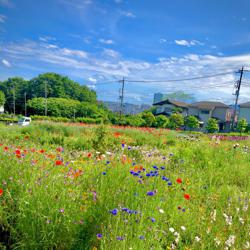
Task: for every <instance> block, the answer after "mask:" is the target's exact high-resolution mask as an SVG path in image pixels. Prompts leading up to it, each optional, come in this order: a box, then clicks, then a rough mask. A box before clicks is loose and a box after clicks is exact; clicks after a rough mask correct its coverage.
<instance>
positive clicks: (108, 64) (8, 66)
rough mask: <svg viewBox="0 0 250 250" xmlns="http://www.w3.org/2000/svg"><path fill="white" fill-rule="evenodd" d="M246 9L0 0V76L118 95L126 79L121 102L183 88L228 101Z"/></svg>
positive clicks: (248, 40)
mask: <svg viewBox="0 0 250 250" xmlns="http://www.w3.org/2000/svg"><path fill="white" fill-rule="evenodd" d="M249 10H250V1H249V0H220V1H218V0H209V1H208V0H189V1H186V0H174V1H170V0H37V1H34V0H0V80H6V79H7V78H9V77H13V76H21V77H23V78H25V79H31V78H33V77H36V76H37V75H39V74H42V73H46V72H56V73H59V74H62V75H66V76H68V77H69V78H71V79H73V80H75V81H77V82H79V83H80V84H84V85H87V86H88V87H90V88H92V89H94V90H95V91H96V92H97V96H98V99H99V100H104V101H118V98H119V92H120V88H121V83H120V82H119V80H121V79H122V78H123V77H124V78H125V80H130V82H126V81H125V102H130V103H135V104H143V103H145V104H152V102H153V95H154V93H157V92H161V93H164V94H168V93H172V92H175V91H180V90H181V91H184V92H185V93H188V94H191V95H192V96H193V97H194V98H195V99H196V100H197V101H201V100H211V101H222V102H225V103H227V104H231V103H233V102H234V99H235V95H233V93H234V84H235V81H237V80H238V79H239V73H237V72H238V71H239V69H240V68H241V67H242V66H244V67H245V69H249V70H250V11H249ZM221 73H223V75H219V76H214V77H209V78H201V79H197V80H185V81H174V80H177V79H187V78H195V77H200V76H212V75H216V74H221ZM224 73H225V74H224ZM136 80H145V82H133V81H136ZM148 80H156V81H160V82H147V81H148ZM164 81H165V82H164ZM246 101H250V72H247V71H246V72H244V74H243V84H242V88H241V92H240V98H239V102H240V103H242V102H246Z"/></svg>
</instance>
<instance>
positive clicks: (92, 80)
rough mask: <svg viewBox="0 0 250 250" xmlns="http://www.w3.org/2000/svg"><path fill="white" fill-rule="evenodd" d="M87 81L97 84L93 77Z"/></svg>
mask: <svg viewBox="0 0 250 250" xmlns="http://www.w3.org/2000/svg"><path fill="white" fill-rule="evenodd" d="M88 80H89V81H90V82H93V83H96V82H97V80H96V79H95V78H93V77H89V78H88Z"/></svg>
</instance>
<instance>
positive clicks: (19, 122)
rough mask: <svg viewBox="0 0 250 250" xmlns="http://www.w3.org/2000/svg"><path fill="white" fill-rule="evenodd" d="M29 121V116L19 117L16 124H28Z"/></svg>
mask: <svg viewBox="0 0 250 250" xmlns="http://www.w3.org/2000/svg"><path fill="white" fill-rule="evenodd" d="M30 123H31V118H30V117H22V118H21V119H19V120H18V125H19V126H28V125H30Z"/></svg>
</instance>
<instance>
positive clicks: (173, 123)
mask: <svg viewBox="0 0 250 250" xmlns="http://www.w3.org/2000/svg"><path fill="white" fill-rule="evenodd" d="M183 125H184V118H183V116H182V115H181V114H171V116H170V118H169V127H170V128H172V129H176V128H180V127H182V126H183Z"/></svg>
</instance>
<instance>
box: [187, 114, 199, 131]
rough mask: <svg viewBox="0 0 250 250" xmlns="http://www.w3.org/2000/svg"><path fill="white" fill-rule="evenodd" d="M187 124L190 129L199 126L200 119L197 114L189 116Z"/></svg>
mask: <svg viewBox="0 0 250 250" xmlns="http://www.w3.org/2000/svg"><path fill="white" fill-rule="evenodd" d="M185 126H186V127H187V128H188V129H190V130H192V129H196V128H199V120H198V119H197V118H196V117H195V116H192V115H191V116H188V117H186V119H185Z"/></svg>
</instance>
